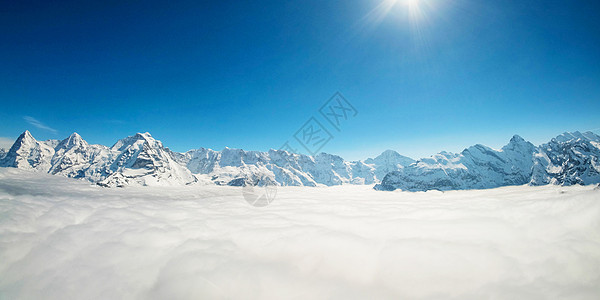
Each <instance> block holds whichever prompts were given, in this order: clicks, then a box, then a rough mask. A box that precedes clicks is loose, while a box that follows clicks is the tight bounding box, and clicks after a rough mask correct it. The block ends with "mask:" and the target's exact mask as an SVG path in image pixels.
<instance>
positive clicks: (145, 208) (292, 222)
mask: <svg viewBox="0 0 600 300" xmlns="http://www.w3.org/2000/svg"><path fill="white" fill-rule="evenodd" d="M599 199H600V191H598V190H593V188H592V187H589V186H588V187H568V188H566V187H556V186H546V187H526V186H525V187H505V188H499V189H493V190H483V191H456V192H446V193H441V192H427V193H404V192H377V191H373V190H371V189H370V187H368V186H342V187H330V188H302V187H298V188H280V189H279V191H278V193H277V199H276V200H275V202H273V203H272V204H271V205H270V206H268V207H265V208H255V207H252V206H250V205H248V204H247V203H246V202H245V201H244V199H243V197H242V194H241V189H239V188H235V187H219V186H204V187H202V186H193V187H183V188H182V187H179V188H151V187H147V188H126V189H104V188H99V187H95V186H90V185H89V184H86V183H84V182H79V181H74V180H69V179H66V178H62V177H53V176H50V175H45V174H34V173H28V172H25V171H22V170H16V169H3V168H0V299H215V298H233V299H367V298H370V299H388V298H389V299H399V298H400V299H402V298H410V299H415V298H416V299H429V298H434V299H440V298H441V299H490V298H492V299H557V298H561V299H597V296H598V295H599V294H600V201H598V200H599Z"/></svg>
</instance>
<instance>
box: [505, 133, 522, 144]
mask: <svg viewBox="0 0 600 300" xmlns="http://www.w3.org/2000/svg"><path fill="white" fill-rule="evenodd" d="M523 142H526V141H525V139H524V138H522V137H521V136H520V135H518V134H515V135H513V137H512V138H511V139H510V142H509V143H523Z"/></svg>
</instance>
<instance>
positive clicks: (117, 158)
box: [0, 131, 414, 187]
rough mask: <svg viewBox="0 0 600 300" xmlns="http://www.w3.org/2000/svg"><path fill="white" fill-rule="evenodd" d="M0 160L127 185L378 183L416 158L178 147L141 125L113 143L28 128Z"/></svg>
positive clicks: (110, 184) (2, 164)
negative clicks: (41, 135) (49, 135)
mask: <svg viewBox="0 0 600 300" xmlns="http://www.w3.org/2000/svg"><path fill="white" fill-rule="evenodd" d="M0 155H1V156H0V167H15V168H20V169H28V170H33V171H37V172H47V173H50V174H58V175H63V176H67V177H72V178H83V179H86V180H89V181H90V182H93V183H97V184H98V185H101V186H107V187H122V186H127V185H188V184H195V183H198V184H211V183H214V184H218V185H234V186H243V185H259V186H263V185H286V186H317V185H328V186H330V185H340V184H374V183H378V182H380V181H381V179H383V177H384V176H385V174H387V173H388V172H389V171H391V170H399V169H401V168H403V167H405V166H408V165H409V164H411V163H413V162H414V160H412V159H410V158H408V157H404V156H402V155H400V154H398V153H396V152H394V151H386V152H384V153H383V154H382V155H380V156H378V157H376V158H374V159H369V160H368V161H367V162H362V161H353V162H351V161H346V160H344V159H343V158H341V157H339V156H337V155H331V154H326V153H320V154H318V155H317V156H314V157H312V156H307V155H303V154H294V153H289V152H287V151H283V150H270V151H268V152H258V151H244V150H241V149H230V148H225V149H223V150H221V151H215V150H211V149H206V148H200V149H197V150H190V151H188V152H185V153H177V152H174V151H171V150H170V149H168V148H166V147H164V146H163V145H162V143H161V142H160V141H157V140H155V139H154V138H153V137H152V136H151V135H150V134H149V133H138V134H136V135H134V136H130V137H126V138H124V139H122V140H119V141H118V142H116V143H115V144H114V145H113V146H112V147H110V148H109V147H106V146H102V145H90V144H88V143H87V142H86V141H85V140H83V139H82V138H81V136H79V134H77V133H73V134H72V135H70V136H69V137H67V138H66V139H64V140H62V141H58V140H47V141H37V140H36V139H35V138H34V137H33V136H32V135H31V133H29V131H25V132H24V133H23V134H21V136H19V138H18V139H17V140H16V141H15V143H14V144H13V146H12V147H11V149H10V150H9V151H8V152H6V153H5V154H0Z"/></svg>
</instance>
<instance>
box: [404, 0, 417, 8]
mask: <svg viewBox="0 0 600 300" xmlns="http://www.w3.org/2000/svg"><path fill="white" fill-rule="evenodd" d="M404 4H405V5H408V6H410V7H415V6H418V5H419V0H404Z"/></svg>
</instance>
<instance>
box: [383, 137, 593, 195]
mask: <svg viewBox="0 0 600 300" xmlns="http://www.w3.org/2000/svg"><path fill="white" fill-rule="evenodd" d="M599 157H600V136H598V135H596V134H594V133H592V132H586V133H580V132H573V133H568V132H567V133H564V134H561V135H559V136H557V137H556V138H553V139H552V140H551V141H550V142H549V143H547V144H543V145H541V146H539V147H536V146H534V145H533V144H531V143H530V142H527V141H525V140H524V139H523V138H521V137H520V136H517V135H515V136H514V137H513V138H512V139H511V140H510V142H509V143H508V144H507V145H506V146H504V147H502V149H500V150H495V149H492V148H489V147H486V146H483V145H475V146H472V147H469V148H467V149H465V150H463V151H462V152H461V153H456V154H453V153H448V152H441V153H439V154H436V155H433V156H431V157H429V158H424V159H420V160H418V161H417V162H415V163H414V164H411V165H409V166H407V167H406V168H403V169H400V170H397V171H393V172H390V173H388V174H387V175H386V176H385V178H384V179H383V180H382V182H381V184H378V185H376V186H375V189H377V190H386V191H391V190H396V189H401V190H406V191H427V190H442V191H444V190H459V189H485V188H495V187H500V186H507V185H522V184H531V185H544V184H560V185H573V184H592V183H598V182H600V162H599Z"/></svg>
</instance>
